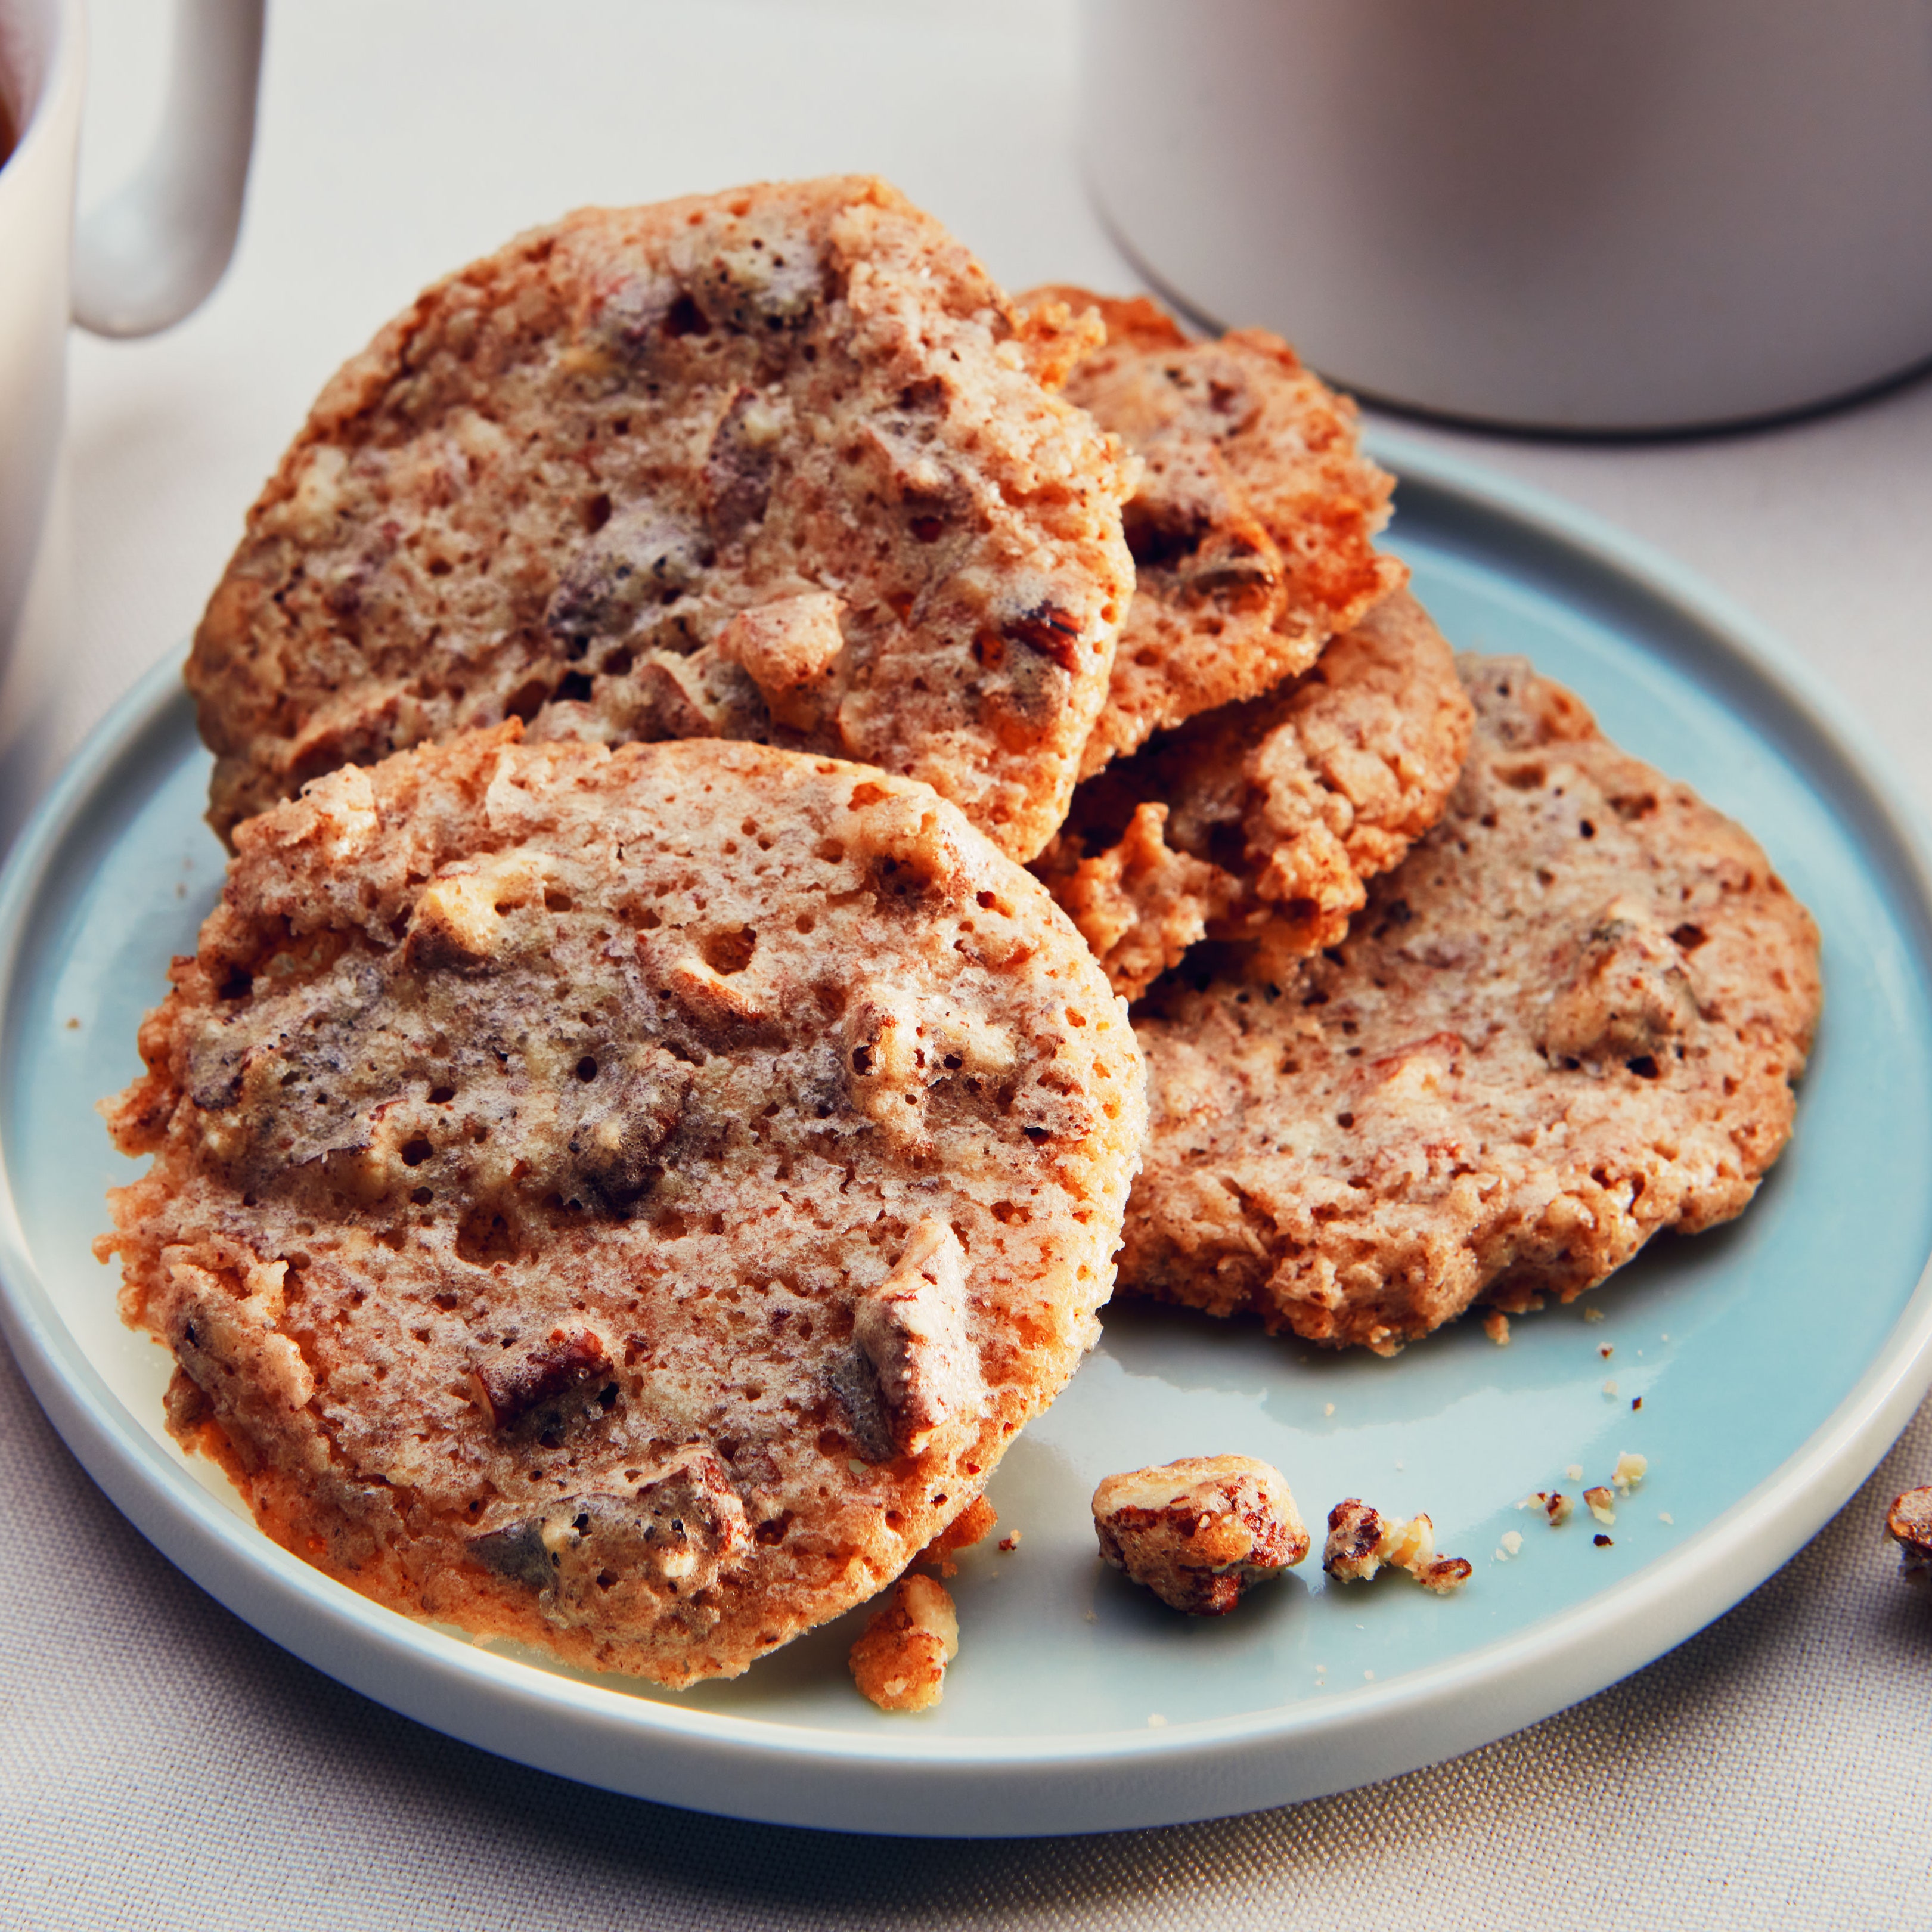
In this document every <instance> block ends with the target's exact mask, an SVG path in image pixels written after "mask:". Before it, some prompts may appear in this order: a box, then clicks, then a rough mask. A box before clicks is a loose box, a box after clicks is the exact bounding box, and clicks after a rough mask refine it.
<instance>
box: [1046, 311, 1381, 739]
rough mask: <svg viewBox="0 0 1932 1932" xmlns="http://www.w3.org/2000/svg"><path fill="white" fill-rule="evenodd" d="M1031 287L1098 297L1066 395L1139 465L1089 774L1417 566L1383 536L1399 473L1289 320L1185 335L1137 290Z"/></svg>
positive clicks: (1369, 601)
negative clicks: (1124, 577) (1385, 463)
mask: <svg viewBox="0 0 1932 1932" xmlns="http://www.w3.org/2000/svg"><path fill="white" fill-rule="evenodd" d="M1020 299H1021V300H1022V302H1025V303H1027V304H1028V305H1030V306H1031V308H1034V310H1035V311H1040V312H1043V313H1044V312H1047V311H1052V310H1053V309H1054V308H1055V305H1062V306H1064V307H1065V308H1070V309H1073V310H1074V311H1084V310H1091V311H1094V313H1096V314H1097V315H1098V316H1099V317H1100V322H1101V323H1102V324H1103V326H1104V327H1105V329H1106V343H1105V344H1104V345H1103V346H1101V347H1097V348H1095V349H1093V350H1090V351H1089V352H1088V353H1087V354H1085V356H1081V357H1080V358H1079V360H1077V361H1076V362H1075V363H1074V364H1073V373H1072V374H1070V376H1069V377H1068V378H1067V395H1068V397H1069V398H1070V400H1072V401H1074V402H1076V403H1078V404H1080V405H1081V407H1082V408H1084V409H1086V410H1090V411H1091V413H1092V414H1093V416H1094V420H1095V421H1096V422H1098V423H1099V424H1100V427H1101V428H1103V429H1104V430H1109V431H1112V432H1113V433H1114V434H1115V435H1117V436H1118V437H1120V438H1121V440H1122V442H1124V443H1125V444H1126V445H1127V447H1128V449H1130V450H1131V451H1133V452H1134V454H1135V455H1138V456H1139V457H1140V458H1141V459H1142V463H1143V464H1144V467H1143V469H1142V472H1141V475H1140V480H1139V483H1138V484H1137V485H1136V487H1135V490H1134V493H1133V496H1132V497H1131V498H1130V499H1129V501H1128V503H1127V542H1128V545H1129V547H1130V548H1131V550H1133V556H1134V568H1135V571H1136V585H1135V591H1134V601H1133V607H1132V608H1131V610H1130V611H1129V612H1128V614H1127V625H1126V627H1125V628H1124V630H1123V631H1122V632H1121V644H1120V649H1119V652H1118V655H1116V657H1115V660H1114V669H1113V676H1112V683H1111V685H1110V686H1109V690H1108V694H1107V703H1106V709H1104V710H1103V712H1102V713H1101V714H1100V721H1099V722H1098V723H1097V724H1096V725H1095V726H1094V733H1093V736H1091V738H1090V739H1088V743H1087V748H1086V751H1085V755H1084V757H1083V758H1082V763H1081V775H1082V777H1083V778H1086V777H1091V775H1093V773H1094V772H1097V771H1098V770H1099V769H1100V768H1101V766H1103V765H1105V764H1106V763H1108V762H1109V760H1112V759H1114V758H1117V757H1123V756H1124V755H1125V754H1127V753H1128V752H1130V751H1133V750H1134V749H1135V748H1136V747H1137V746H1139V745H1142V744H1143V743H1145V742H1146V740H1147V739H1148V737H1149V736H1151V735H1152V734H1153V733H1154V732H1156V731H1163V730H1172V728H1173V727H1175V725H1177V724H1181V723H1182V722H1183V721H1184V720H1186V719H1187V718H1192V717H1193V716H1195V715H1196V714H1197V713H1198V712H1203V711H1209V710H1213V709H1215V708H1216V707H1217V706H1220V705H1223V704H1229V703H1233V702H1235V700H1238V699H1241V698H1245V697H1259V696H1260V695H1261V694H1262V692H1264V691H1270V690H1272V689H1273V688H1274V686H1275V685H1278V684H1279V683H1280V682H1281V681H1282V680H1283V679H1284V678H1289V677H1293V676H1298V675H1299V674H1300V673H1301V672H1303V671H1305V670H1307V669H1308V667H1310V665H1311V664H1313V663H1314V662H1315V661H1316V658H1317V656H1318V655H1319V654H1320V652H1321V650H1322V646H1323V645H1325V643H1327V642H1328V640H1329V639H1330V638H1331V637H1334V636H1335V635H1337V634H1338V633H1340V632H1341V631H1346V630H1348V629H1349V628H1351V627H1352V626H1353V625H1355V624H1356V623H1358V622H1360V621H1361V619H1362V618H1363V617H1364V616H1366V615H1367V613H1368V611H1369V610H1370V608H1371V607H1373V606H1374V605H1375V604H1378V603H1379V602H1380V601H1382V598H1384V597H1385V596H1387V595H1388V593H1389V592H1391V591H1392V590H1394V589H1397V588H1399V587H1400V586H1401V585H1402V584H1403V583H1406V582H1407V581H1408V578H1409V572H1408V570H1407V568H1406V566H1405V565H1403V564H1402V563H1401V562H1400V561H1399V560H1398V559H1397V558H1395V557H1393V556H1388V555H1386V554H1385V553H1382V552H1381V551H1379V550H1377V549H1376V547H1375V544H1374V541H1373V539H1374V537H1375V535H1376V532H1377V531H1379V529H1381V528H1382V525H1383V524H1384V523H1386V522H1387V521H1388V514H1389V496H1390V493H1391V490H1393V489H1394V478H1393V477H1391V476H1389V475H1387V474H1386V473H1385V472H1384V471H1382V470H1381V469H1378V468H1377V467H1376V465H1375V464H1374V463H1371V462H1370V460H1368V459H1367V458H1366V457H1365V456H1364V455H1362V454H1361V450H1360V449H1359V448H1358V442H1357V430H1356V419H1355V404H1353V403H1352V401H1349V398H1347V397H1346V396H1340V395H1337V394H1336V393H1335V392H1334V391H1333V390H1332V389H1329V388H1328V386H1327V385H1326V384H1325V383H1323V382H1322V380H1321V379H1320V378H1319V377H1317V376H1316V374H1314V373H1313V371H1310V370H1307V369H1304V368H1303V367H1302V366H1301V362H1299V361H1298V359H1297V358H1296V356H1295V352H1294V350H1292V349H1291V348H1289V346H1288V344H1286V343H1285V342H1283V341H1282V340H1281V338H1280V337H1279V336H1275V335H1269V334H1268V332H1267V331H1266V330H1265V329H1233V330H1231V331H1229V333H1228V334H1227V335H1223V336H1222V337H1220V338H1218V339H1217V340H1215V341H1208V342H1194V341H1189V339H1188V338H1187V337H1186V336H1185V335H1183V334H1182V333H1181V331H1180V329H1178V328H1177V327H1176V326H1175V324H1174V322H1173V320H1172V318H1171V317H1169V316H1167V315H1166V314H1165V313H1164V312H1163V311H1162V310H1161V309H1160V308H1157V306H1156V305H1154V303H1153V302H1149V301H1148V300H1147V299H1145V297H1142V298H1137V299H1133V300H1131V301H1125V302H1121V301H1110V300H1109V299H1106V298H1105V297H1102V296H1093V295H1090V294H1088V293H1087V292H1086V291H1085V290H1082V289H1075V288H1063V287H1051V288H1043V289H1036V290H1034V291H1033V292H1032V293H1030V294H1028V295H1026V296H1022V297H1021V298H1020Z"/></svg>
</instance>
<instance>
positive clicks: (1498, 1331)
mask: <svg viewBox="0 0 1932 1932" xmlns="http://www.w3.org/2000/svg"><path fill="white" fill-rule="evenodd" d="M1483 1333H1484V1334H1485V1335H1487V1336H1488V1337H1489V1338H1490V1340H1491V1341H1492V1342H1493V1343H1495V1344H1496V1346H1497V1347H1498V1348H1499V1349H1507V1348H1508V1346H1509V1340H1510V1330H1509V1317H1508V1316H1507V1315H1505V1313H1503V1312H1502V1310H1501V1309H1500V1308H1493V1309H1491V1310H1490V1312H1489V1313H1488V1314H1487V1315H1485V1316H1484V1317H1483Z"/></svg>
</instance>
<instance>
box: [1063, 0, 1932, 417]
mask: <svg viewBox="0 0 1932 1932" xmlns="http://www.w3.org/2000/svg"><path fill="white" fill-rule="evenodd" d="M1084 39H1085V48H1084V73H1085V87H1086V98H1085V151H1086V157H1087V162H1088V171H1089V175H1090V178H1091V183H1092V185H1093V187H1094V192H1095V193H1096V195H1097V198H1098V199H1099V202H1100V206H1101V208H1102V211H1103V213H1104V214H1105V215H1106V218H1107V220H1108V221H1109V223H1110V224H1111V226H1112V228H1113V229H1114V230H1115V233H1116V235H1117V236H1118V238H1119V239H1120V240H1121V242H1123V244H1124V245H1125V246H1126V248H1127V250H1128V251H1129V252H1130V254H1132V255H1133V257H1135V258H1136V260H1138V261H1139V263H1140V264H1141V266H1142V267H1143V269H1145V271H1146V272H1147V274H1148V275H1149V277H1150V278H1151V279H1152V280H1153V281H1154V283H1155V284H1157V286H1158V287H1161V288H1163V290H1166V291H1167V292H1168V293H1169V294H1171V295H1172V296H1175V298H1177V299H1178V300H1179V301H1180V302H1181V303H1182V304H1183V305H1184V306H1185V307H1187V308H1189V309H1190V310H1192V311H1193V312H1194V313H1195V314H1196V315H1198V316H1199V317H1202V319H1204V320H1211V321H1213V322H1214V323H1216V324H1217V325H1220V326H1226V325H1228V324H1231V323H1259V324H1262V325H1265V326H1268V327H1269V328H1271V329H1275V330H1277V331H1278V332H1280V333H1281V334H1282V335H1286V337H1288V338H1289V340H1290V341H1292V342H1294V343H1295V345H1296V347H1298V349H1300V350H1301V353H1303V355H1304V356H1305V357H1306V358H1307V360H1308V361H1309V362H1310V363H1312V364H1313V365H1314V366H1315V367H1316V368H1319V369H1320V370H1322V371H1323V373H1324V374H1327V375H1328V376H1330V377H1333V378H1334V380H1337V381H1338V382H1340V383H1343V384H1345V385H1346V386H1349V387H1351V388H1355V389H1359V390H1361V392H1364V393H1365V394H1366V395H1370V396H1371V397H1374V398H1379V399H1381V400H1383V401H1388V402H1392V403H1395V404H1400V405H1404V406H1406V407H1410V408H1414V409H1419V410H1427V411H1430V412H1432V413H1437V414H1441V415H1444V416H1453V417H1457V418H1461V419H1466V420H1471V421H1475V422H1487V423H1495V424H1499V425H1511V426H1515V427H1523V428H1541V429H1554V430H1570V431H1651V430H1669V429H1682V428H1695V427H1710V426H1715V425H1724V424H1730V423H1737V422H1748V421H1751V420H1753V419H1762V418H1765V417H1767V416H1775V415H1778V414H1781V413H1785V412H1787V411H1791V410H1799V409H1802V408H1805V407H1808V406H1811V405H1813V404H1820V403H1825V402H1829V401H1834V400H1837V399H1839V398H1845V397H1847V396H1849V395H1854V394H1855V393H1857V392H1858V391H1860V390H1861V389H1867V388H1869V387H1870V386H1873V385H1876V384H1877V383H1881V382H1883V381H1885V380H1888V378H1891V377H1894V376H1897V375H1899V374H1903V373H1905V372H1906V371H1909V370H1911V369H1912V368H1915V367H1917V366H1918V365H1922V364H1924V363H1925V362H1927V361H1928V359H1932V5H1928V0H1087V5H1086V8H1085V25H1084Z"/></svg>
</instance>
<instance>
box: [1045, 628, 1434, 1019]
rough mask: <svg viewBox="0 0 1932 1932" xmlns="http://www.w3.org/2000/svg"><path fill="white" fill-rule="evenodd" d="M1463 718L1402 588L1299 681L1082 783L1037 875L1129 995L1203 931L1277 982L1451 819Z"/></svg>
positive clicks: (1206, 717)
mask: <svg viewBox="0 0 1932 1932" xmlns="http://www.w3.org/2000/svg"><path fill="white" fill-rule="evenodd" d="M1471 717H1472V713H1471V711H1470V706H1469V699H1468V698H1467V697H1466V696H1465V695H1464V694H1463V687H1462V685H1461V683H1460V682H1459V681H1458V679H1457V676H1456V660H1455V656H1454V652H1451V649H1450V648H1449V645H1448V640H1446V639H1445V637H1443V635H1442V632H1441V631H1439V630H1438V629H1437V628H1436V625H1435V624H1434V623H1433V621H1432V620H1431V619H1430V616H1429V613H1428V612H1427V611H1426V610H1424V609H1423V607H1422V606H1421V604H1419V603H1418V602H1417V601H1416V600H1415V598H1413V597H1412V596H1411V595H1409V592H1407V591H1406V590H1398V591H1396V592H1393V593H1392V594H1391V595H1389V596H1388V597H1387V598H1385V599H1384V600H1383V601H1382V602H1381V603H1380V604H1377V605H1376V607H1375V608H1374V609H1373V610H1371V611H1370V613H1369V614H1368V615H1367V616H1366V617H1364V619H1362V620H1361V622H1360V623H1358V624H1357V625H1355V627H1354V628H1352V630H1349V631H1347V632H1346V633H1344V634H1343V635H1342V636H1340V637H1336V638H1334V639H1333V640H1331V641H1330V643H1329V644H1328V647H1327V648H1326V649H1325V650H1324V651H1323V652H1322V655H1321V657H1320V658H1319V660H1318V661H1316V664H1315V666H1314V667H1313V669H1312V670H1308V671H1306V672H1304V673H1303V674H1302V675H1301V676H1300V677H1298V678H1295V679H1290V680H1289V682H1287V683H1286V684H1284V685H1282V686H1281V687H1280V688H1279V689H1278V690H1276V691H1271V692H1270V693H1268V694H1267V695H1266V696H1265V697H1256V698H1249V699H1246V700H1243V701H1242V702H1241V703H1235V704H1227V705H1223V706H1221V707H1220V709H1218V710H1214V711H1210V712H1204V713H1203V714H1202V715H1201V716H1199V717H1197V718H1191V719H1190V720H1189V721H1188V722H1187V723H1186V724H1184V725H1182V726H1181V727H1180V729H1179V730H1175V731H1172V732H1167V733H1162V734H1161V735H1160V736H1157V737H1155V738H1154V739H1153V740H1152V741H1151V742H1149V743H1148V744H1146V745H1143V746H1142V748H1140V750H1139V751H1136V752H1135V753H1133V754H1132V755H1131V756H1130V757H1123V758H1118V759H1116V760H1115V761H1114V763H1112V764H1110V765H1109V766H1107V767H1106V769H1105V770H1103V771H1102V772H1099V773H1097V775H1095V776H1094V777H1092V778H1088V779H1086V780H1085V781H1083V782H1082V784H1080V785H1079V787H1078V788H1077V789H1076V791H1075V792H1074V794H1073V807H1072V809H1071V811H1070V813H1069V814H1068V817H1067V823H1066V824H1065V826H1063V827H1062V828H1061V831H1060V832H1059V834H1058V835H1057V836H1056V837H1055V840H1054V841H1053V843H1052V844H1051V845H1049V847H1047V849H1046V851H1045V852H1043V853H1042V854H1041V855H1040V858H1039V859H1038V860H1037V861H1036V862H1035V864H1034V871H1035V873H1036V874H1037V875H1038V876H1039V877H1041V878H1043V879H1044V880H1046V883H1047V885H1048V886H1049V888H1050V889H1051V890H1052V893H1053V895H1054V897H1055V898H1057V899H1058V901H1060V903H1061V905H1062V906H1064V907H1065V908H1066V910H1067V913H1069V915H1070V916H1071V917H1072V919H1073V922H1074V924H1075V925H1076V926H1079V929H1080V930H1081V932H1082V934H1083V935H1085V938H1086V940H1087V942H1088V944H1089V945H1090V946H1091V947H1093V949H1094V956H1095V957H1096V958H1097V959H1099V960H1100V963H1101V964H1102V965H1103V966H1104V967H1105V968H1106V969H1107V976H1108V977H1109V979H1110V980H1112V982H1113V983H1114V989H1115V991H1116V992H1118V993H1120V994H1121V995H1122V996H1123V997H1124V998H1127V999H1130V1000H1132V999H1137V998H1139V996H1140V995H1142V993H1143V992H1145V991H1146V990H1147V989H1148V986H1149V985H1151V983H1153V981H1154V980H1156V979H1157V978H1158V977H1160V974H1163V973H1164V972H1166V971H1167V970H1168V969H1169V968H1170V967H1173V966H1177V965H1179V964H1180V963H1181V959H1182V958H1183V956H1184V955H1185V954H1186V953H1187V950H1188V948H1189V947H1191V946H1193V945H1194V944H1196V942H1197V941H1200V940H1202V939H1204V938H1208V939H1214V940H1220V941H1238V942H1239V943H1241V944H1244V945H1245V946H1247V947H1249V948H1250V949H1251V950H1250V971H1252V972H1253V973H1254V974H1256V977H1262V978H1267V977H1278V976H1279V975H1280V974H1283V973H1285V972H1286V971H1289V970H1291V968H1292V965H1293V962H1295V960H1296V959H1300V958H1302V957H1304V956H1306V955H1307V954H1309V953H1315V952H1318V951H1319V950H1321V948H1322V947H1325V946H1332V945H1334V944H1335V943H1336V942H1337V941H1338V940H1340V938H1342V936H1343V934H1344V933H1346V932H1347V931H1348V928H1349V917H1350V916H1351V915H1352V913H1355V912H1356V911H1357V910H1359V909H1360V908H1361V906H1362V904H1363V903H1364V901H1365V899H1366V898H1367V886H1365V884H1364V881H1365V880H1367V879H1369V878H1370V877H1373V876H1374V875H1375V874H1376V873H1378V872H1384V871H1388V869H1389V868H1390V867H1391V866H1392V865H1395V864H1397V862H1399V861H1400V859H1401V858H1402V857H1403V854H1404V853H1406V852H1407V851H1408V850H1409V847H1410V846H1411V845H1412V844H1413V843H1414V842H1415V840H1416V839H1418V838H1420V837H1421V835H1423V833H1424V832H1427V830H1428V829H1429V828H1430V826H1432V825H1433V824H1434V823H1436V820H1438V819H1439V818H1440V817H1442V813H1443V811H1444V808H1445V807H1446V806H1447V805H1448V802H1449V794H1450V793H1451V791H1452V790H1454V787H1455V784H1456V778H1457V773H1458V772H1460V770H1461V769H1462V765H1463V756H1464V754H1465V753H1466V751H1468V749H1469V730H1470V724H1471Z"/></svg>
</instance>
